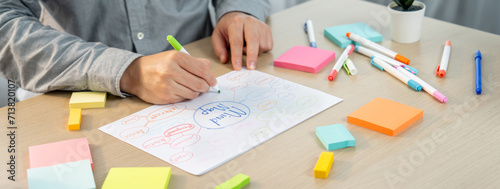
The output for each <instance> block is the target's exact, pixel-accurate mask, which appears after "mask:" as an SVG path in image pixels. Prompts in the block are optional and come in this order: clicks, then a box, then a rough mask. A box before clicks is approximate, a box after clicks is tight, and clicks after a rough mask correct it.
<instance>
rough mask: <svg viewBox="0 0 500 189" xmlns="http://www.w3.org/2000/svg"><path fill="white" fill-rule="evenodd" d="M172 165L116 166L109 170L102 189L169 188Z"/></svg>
mask: <svg viewBox="0 0 500 189" xmlns="http://www.w3.org/2000/svg"><path fill="white" fill-rule="evenodd" d="M170 175H171V169H170V167H115V168H111V169H110V170H109V173H108V176H107V177H106V180H104V184H103V185H102V189H136V188H151V189H153V188H161V189H167V187H168V182H169V181H170Z"/></svg>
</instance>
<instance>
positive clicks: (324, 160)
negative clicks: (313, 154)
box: [314, 152, 334, 178]
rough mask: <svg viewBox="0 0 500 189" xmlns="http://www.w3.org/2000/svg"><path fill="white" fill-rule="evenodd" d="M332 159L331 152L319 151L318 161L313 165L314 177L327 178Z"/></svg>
mask: <svg viewBox="0 0 500 189" xmlns="http://www.w3.org/2000/svg"><path fill="white" fill-rule="evenodd" d="M333 159H334V157H333V152H321V155H320V156H319V159H318V162H316V166H315V167H314V177H316V178H327V177H328V173H330V168H332V163H333Z"/></svg>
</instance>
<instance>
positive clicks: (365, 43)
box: [345, 32, 410, 64]
mask: <svg viewBox="0 0 500 189" xmlns="http://www.w3.org/2000/svg"><path fill="white" fill-rule="evenodd" d="M345 35H346V36H347V37H348V38H349V39H351V40H353V41H356V42H358V43H360V44H361V45H363V46H366V47H369V48H371V49H374V50H377V51H379V52H381V53H382V54H385V55H387V56H389V57H391V58H394V59H396V60H397V61H400V62H402V63H404V64H410V60H409V59H408V58H406V57H404V56H401V55H400V54H398V53H396V52H394V51H392V50H390V49H388V48H385V47H384V46H382V45H379V44H377V43H374V42H373V41H370V40H368V39H366V38H364V37H361V36H359V35H356V34H353V33H351V32H347V33H346V34H345Z"/></svg>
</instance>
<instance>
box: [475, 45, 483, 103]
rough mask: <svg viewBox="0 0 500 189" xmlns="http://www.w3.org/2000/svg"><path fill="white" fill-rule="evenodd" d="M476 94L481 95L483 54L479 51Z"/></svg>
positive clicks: (477, 53)
mask: <svg viewBox="0 0 500 189" xmlns="http://www.w3.org/2000/svg"><path fill="white" fill-rule="evenodd" d="M475 59H476V94H478V95H479V94H481V91H482V90H481V60H482V59H483V58H482V57H481V52H480V51H479V50H477V52H476V57H475Z"/></svg>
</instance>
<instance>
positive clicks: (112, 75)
mask: <svg viewBox="0 0 500 189" xmlns="http://www.w3.org/2000/svg"><path fill="white" fill-rule="evenodd" d="M39 14H40V6H39V4H38V1H35V2H33V3H26V2H22V1H20V0H1V1H0V62H1V64H0V70H1V72H0V74H1V76H3V77H6V78H8V79H12V80H14V81H16V83H18V84H19V85H20V87H22V88H24V89H27V90H30V91H34V92H48V91H53V90H93V91H107V92H110V93H112V94H114V95H118V96H123V94H122V93H121V91H120V79H121V76H122V75H123V72H124V71H125V69H126V68H127V67H128V65H129V64H130V63H131V62H132V61H133V60H135V59H136V58H138V57H140V56H141V55H140V54H136V53H132V52H130V51H126V50H121V49H117V48H111V47H108V46H106V45H104V44H102V43H99V42H86V41H84V40H82V39H81V38H79V37H76V36H74V35H71V34H68V33H65V32H60V31H57V30H55V29H53V28H51V27H48V26H44V25H42V24H41V23H40V21H39V20H38V17H39V16H40V15H39Z"/></svg>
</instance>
